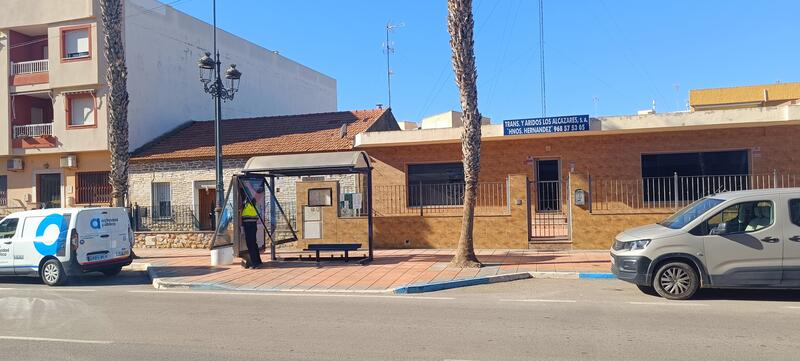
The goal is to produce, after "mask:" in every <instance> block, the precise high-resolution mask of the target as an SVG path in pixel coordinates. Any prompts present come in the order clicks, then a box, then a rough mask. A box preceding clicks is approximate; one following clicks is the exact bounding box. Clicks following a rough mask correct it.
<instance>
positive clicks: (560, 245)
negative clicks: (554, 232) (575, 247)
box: [528, 239, 572, 251]
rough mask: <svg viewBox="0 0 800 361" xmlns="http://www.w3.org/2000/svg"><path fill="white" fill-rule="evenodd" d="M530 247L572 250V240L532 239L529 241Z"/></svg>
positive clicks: (548, 249) (544, 249) (546, 249)
mask: <svg viewBox="0 0 800 361" xmlns="http://www.w3.org/2000/svg"><path fill="white" fill-rule="evenodd" d="M528 249H535V250H539V251H571V250H572V241H570V240H568V239H553V240H543V239H532V240H530V241H529V242H528Z"/></svg>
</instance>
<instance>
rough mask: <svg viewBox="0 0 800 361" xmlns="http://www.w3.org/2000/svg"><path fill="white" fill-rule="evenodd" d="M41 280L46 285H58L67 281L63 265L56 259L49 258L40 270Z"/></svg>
mask: <svg viewBox="0 0 800 361" xmlns="http://www.w3.org/2000/svg"><path fill="white" fill-rule="evenodd" d="M40 276H41V277H42V282H44V284H46V285H48V286H60V285H63V284H64V283H65V282H66V281H67V274H66V272H64V266H62V265H61V262H59V261H58V260H57V259H49V260H47V262H45V263H44V264H43V265H42V270H41V271H40Z"/></svg>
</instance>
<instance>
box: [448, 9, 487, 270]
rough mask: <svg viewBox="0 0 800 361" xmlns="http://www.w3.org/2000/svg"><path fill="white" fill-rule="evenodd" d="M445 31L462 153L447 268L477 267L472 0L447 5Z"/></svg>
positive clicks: (477, 128)
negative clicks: (460, 195) (456, 224)
mask: <svg viewBox="0 0 800 361" xmlns="http://www.w3.org/2000/svg"><path fill="white" fill-rule="evenodd" d="M447 10H448V13H447V30H448V31H449V32H450V48H451V50H452V52H453V55H452V61H453V72H454V73H455V79H456V84H458V90H459V94H460V98H461V112H462V115H461V121H462V122H463V124H464V133H463V134H462V135H461V153H462V154H463V157H464V182H465V185H464V218H463V220H462V222H461V236H460V237H459V239H458V247H457V249H456V254H455V256H454V257H453V260H452V261H450V265H451V266H454V267H480V266H481V263H480V262H479V261H478V258H477V257H476V256H475V249H474V246H473V238H472V233H473V232H472V231H473V224H474V218H475V202H476V198H477V190H478V189H477V188H478V173H480V168H481V167H480V158H481V114H480V112H479V111H478V87H477V78H478V73H477V70H476V68H475V51H474V48H473V47H474V41H473V38H472V35H473V28H474V26H475V24H474V21H473V18H472V0H448V1H447Z"/></svg>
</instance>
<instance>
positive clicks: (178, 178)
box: [128, 158, 247, 207]
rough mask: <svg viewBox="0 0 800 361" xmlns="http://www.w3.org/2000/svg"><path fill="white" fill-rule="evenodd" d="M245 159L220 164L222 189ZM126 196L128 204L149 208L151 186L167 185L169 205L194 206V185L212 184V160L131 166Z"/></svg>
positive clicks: (140, 163)
mask: <svg viewBox="0 0 800 361" xmlns="http://www.w3.org/2000/svg"><path fill="white" fill-rule="evenodd" d="M246 162H247V159H246V158H229V159H224V160H223V163H222V168H223V172H222V174H223V179H224V184H225V187H228V183H230V179H231V176H232V175H233V174H234V173H237V172H239V171H241V169H242V167H244V164H245V163H246ZM128 171H129V176H128V182H129V187H130V188H129V189H130V190H129V192H130V199H131V203H136V204H139V205H140V206H143V207H150V205H151V204H152V188H153V186H152V184H153V183H156V182H167V183H169V184H170V191H171V192H172V204H176V205H177V204H181V205H191V204H193V203H194V189H195V188H194V187H195V182H196V181H208V182H210V184H213V183H214V179H215V174H214V160H213V159H195V160H169V161H157V162H135V161H134V162H131V164H130V166H129V168H128Z"/></svg>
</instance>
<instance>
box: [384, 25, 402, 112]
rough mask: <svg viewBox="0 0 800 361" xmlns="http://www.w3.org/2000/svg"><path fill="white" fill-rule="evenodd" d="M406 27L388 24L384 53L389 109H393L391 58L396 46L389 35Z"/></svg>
mask: <svg viewBox="0 0 800 361" xmlns="http://www.w3.org/2000/svg"><path fill="white" fill-rule="evenodd" d="M404 26H406V25H405V24H404V23H399V24H392V22H391V21H389V22H388V23H386V42H385V43H383V51H384V52H386V89H387V92H388V95H389V98H388V99H387V103H386V104H387V106H388V108H391V107H392V67H391V63H390V58H391V55H392V54H393V53H394V46H392V45H393V44H392V42H391V41H389V33H390V32H392V31H394V29H397V28H402V27H404Z"/></svg>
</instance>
